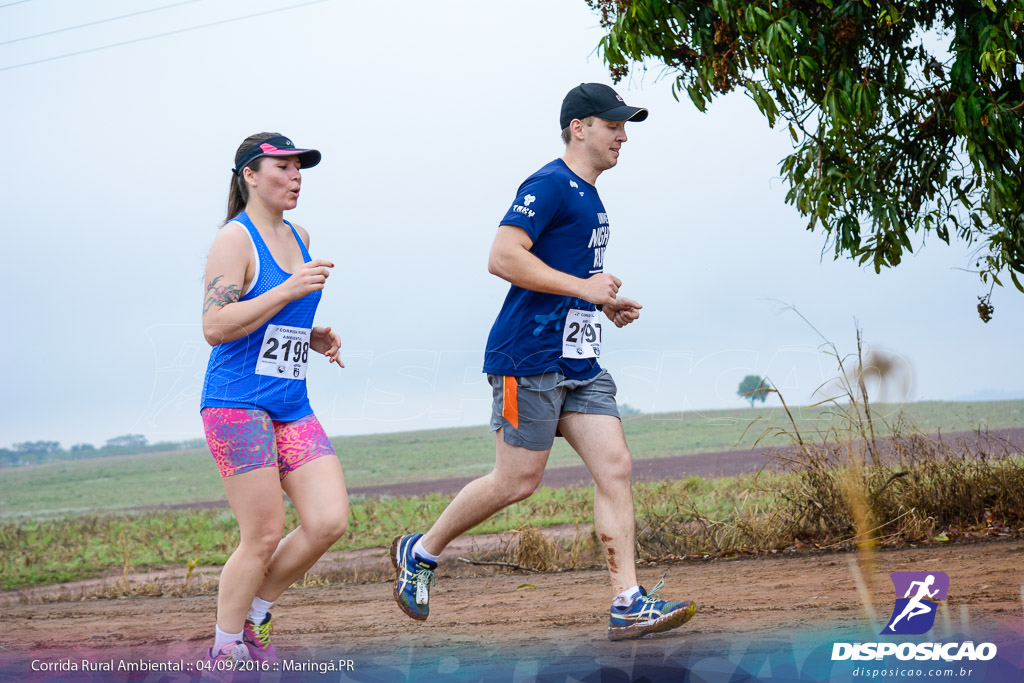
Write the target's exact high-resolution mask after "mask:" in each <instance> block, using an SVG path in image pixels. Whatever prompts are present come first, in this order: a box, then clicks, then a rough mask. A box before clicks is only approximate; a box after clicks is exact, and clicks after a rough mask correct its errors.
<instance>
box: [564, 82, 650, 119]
mask: <svg viewBox="0 0 1024 683" xmlns="http://www.w3.org/2000/svg"><path fill="white" fill-rule="evenodd" d="M588 116H597V117H598V118H602V119H604V120H605V121H643V120H644V119H646V118H647V110H646V109H643V108H641V107H630V106H628V105H627V104H626V103H625V102H623V100H622V98H621V97H619V95H618V93H616V92H615V91H614V90H612V89H611V88H610V87H608V86H607V85H605V84H604V83H580V84H579V85H577V86H576V87H575V88H573V89H572V90H570V91H569V94H567V95H566V96H565V99H564V100H562V115H561V117H560V118H559V123H560V124H561V126H560V128H559V130H564V129H565V128H566V127H567V126H568V125H569V124H570V123H572V120H573V119H585V118H587V117H588Z"/></svg>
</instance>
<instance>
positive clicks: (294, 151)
mask: <svg viewBox="0 0 1024 683" xmlns="http://www.w3.org/2000/svg"><path fill="white" fill-rule="evenodd" d="M294 156H297V157H299V164H301V165H302V168H313V167H314V166H316V165H317V164H319V163H320V152H319V151H318V150H315V149H299V148H298V147H296V146H295V143H293V142H292V141H291V140H290V139H289V138H286V137H285V136H283V135H277V136H274V137H272V138H268V139H266V140H264V141H263V142H261V143H259V144H258V145H253V146H252V147H250V148H248V149H245V150H242V153H241V154H239V155H238V156H237V157H235V167H234V168H233V169H231V170H232V171H234V172H235V173H241V172H242V169H243V168H245V167H246V166H248V165H249V163H250V162H251V161H252V160H253V159H258V158H260V157H294Z"/></svg>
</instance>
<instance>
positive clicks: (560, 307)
mask: <svg viewBox="0 0 1024 683" xmlns="http://www.w3.org/2000/svg"><path fill="white" fill-rule="evenodd" d="M501 225H514V226H516V227H519V228H522V229H523V230H525V231H526V233H527V234H528V235H529V236H530V239H531V240H533V247H532V248H531V249H530V251H531V252H532V253H533V254H534V255H535V256H537V257H538V258H539V259H540V260H541V261H543V262H544V263H545V264H547V265H548V266H550V267H552V268H554V269H555V270H559V271H561V272H563V273H568V274H569V275H574V276H576V277H579V278H584V279H586V278H588V277H590V276H591V275H594V274H595V273H600V272H602V271H603V270H604V250H605V247H606V245H607V244H608V236H609V227H608V214H606V213H605V210H604V205H603V204H602V203H601V198H600V197H598V195H597V188H595V187H594V186H593V185H591V184H590V183H588V182H587V181H585V180H583V179H582V178H580V177H579V176H578V175H576V174H575V173H573V172H572V171H571V170H569V167H568V166H566V165H565V162H564V161H562V160H561V159H555V160H554V161H552V162H551V163H549V164H547V165H546V166H544V167H543V168H541V169H540V170H539V171H537V172H536V173H534V174H533V175H531V176H530V177H529V178H527V179H526V181H525V182H524V183H523V184H522V185H520V186H519V191H518V193H517V194H516V199H515V201H514V202H513V203H512V207H511V208H510V209H509V210H508V213H506V214H505V217H504V218H503V219H501ZM595 308H596V306H594V304H592V303H590V302H588V301H584V300H583V299H577V298H575V297H571V296H561V295H558V294H542V293H540V292H534V291H531V290H528V289H523V288H522V287H517V286H515V285H512V286H511V287H510V288H509V291H508V295H507V296H506V297H505V302H504V303H503V304H502V306H501V311H500V312H499V313H498V318H497V319H496V320H495V321H494V326H493V327H491V334H490V336H489V337H488V338H487V351H486V353H485V355H484V372H487V373H491V374H494V375H507V376H514V377H523V376H527V375H538V374H540V373H543V372H550V371H558V372H561V373H562V374H563V375H565V376H566V377H568V378H570V379H589V378H591V377H593V376H595V375H597V373H599V372H600V371H601V367H600V366H599V365H598V364H597V359H596V358H563V357H562V329H563V327H564V326H565V318H566V315H567V314H568V313H569V310H570V309H579V310H583V311H593V310H594V309H595Z"/></svg>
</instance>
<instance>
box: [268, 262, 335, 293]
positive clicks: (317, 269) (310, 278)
mask: <svg viewBox="0 0 1024 683" xmlns="http://www.w3.org/2000/svg"><path fill="white" fill-rule="evenodd" d="M333 267H334V264H333V263H331V262H330V261H328V260H326V259H322V258H318V259H313V260H312V261H310V262H309V263H303V264H302V267H300V268H299V269H298V270H296V271H295V272H294V273H293V274H292V276H291V277H290V278H288V279H287V280H285V281H284V282H283V283H282V284H280V285H278V286H279V287H280V288H281V289H280V291H281V293H282V294H284V296H285V298H286V299H288V301H295V300H296V299H301V298H302V297H304V296H306V295H307V294H309V293H310V292H316V291H319V290H321V289H323V288H324V283H325V282H327V278H328V277H329V276H330V274H331V270H330V269H331V268H333Z"/></svg>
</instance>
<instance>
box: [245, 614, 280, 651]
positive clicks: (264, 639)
mask: <svg viewBox="0 0 1024 683" xmlns="http://www.w3.org/2000/svg"><path fill="white" fill-rule="evenodd" d="M242 640H243V641H244V642H245V646H246V647H247V648H249V656H250V657H252V659H253V660H255V661H257V662H276V661H277V652H276V651H275V650H274V644H273V643H271V642H270V612H267V616H265V617H263V621H262V622H261V623H259V624H254V623H253V622H251V621H249V620H248V619H246V620H245V628H244V629H242Z"/></svg>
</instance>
